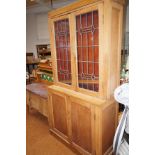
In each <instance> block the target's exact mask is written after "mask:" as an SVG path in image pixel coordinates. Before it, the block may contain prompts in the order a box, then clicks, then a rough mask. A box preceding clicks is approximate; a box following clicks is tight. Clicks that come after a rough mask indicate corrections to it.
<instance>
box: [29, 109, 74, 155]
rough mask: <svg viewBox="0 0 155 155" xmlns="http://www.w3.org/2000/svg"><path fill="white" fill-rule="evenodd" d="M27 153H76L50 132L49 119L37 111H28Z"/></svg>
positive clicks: (35, 154)
mask: <svg viewBox="0 0 155 155" xmlns="http://www.w3.org/2000/svg"><path fill="white" fill-rule="evenodd" d="M26 155H76V154H75V152H73V151H72V150H70V149H69V148H68V147H67V146H66V145H64V144H63V143H62V142H61V141H59V140H58V139H57V138H55V137H54V136H53V135H51V134H50V132H49V127H48V122H47V119H46V118H45V117H44V116H42V115H41V114H39V113H38V112H36V111H33V110H32V111H31V112H30V113H28V112H27V118H26Z"/></svg>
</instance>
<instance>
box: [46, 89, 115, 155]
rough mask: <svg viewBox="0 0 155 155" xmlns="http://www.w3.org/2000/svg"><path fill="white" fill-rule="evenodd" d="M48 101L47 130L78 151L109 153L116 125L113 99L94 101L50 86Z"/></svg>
mask: <svg viewBox="0 0 155 155" xmlns="http://www.w3.org/2000/svg"><path fill="white" fill-rule="evenodd" d="M48 104H49V106H48V107H49V124H50V131H52V132H53V133H54V134H56V135H57V136H59V137H60V138H61V139H63V140H65V141H66V142H67V143H69V144H70V146H71V147H73V148H75V149H76V150H77V151H78V152H80V153H81V154H84V155H104V154H108V152H107V150H109V148H111V146H112V142H113V137H114V133H115V128H116V121H117V119H116V118H117V117H116V116H117V109H116V103H114V102H111V103H105V104H103V105H102V104H101V105H95V104H92V102H90V103H89V102H88V100H85V98H80V97H79V96H78V97H76V96H75V95H74V96H72V95H70V94H67V92H64V93H62V92H59V91H55V90H52V91H49V103H48ZM109 151H111V150H109Z"/></svg>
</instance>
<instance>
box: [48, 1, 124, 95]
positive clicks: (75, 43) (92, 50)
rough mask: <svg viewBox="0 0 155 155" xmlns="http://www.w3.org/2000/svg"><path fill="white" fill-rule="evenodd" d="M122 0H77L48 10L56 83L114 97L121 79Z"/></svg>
mask: <svg viewBox="0 0 155 155" xmlns="http://www.w3.org/2000/svg"><path fill="white" fill-rule="evenodd" d="M122 2H123V1H119V0H117V1H116V0H115V1H114V0H89V1H88V0H79V1H77V2H75V3H73V4H71V5H68V6H66V7H63V8H60V9H57V10H54V11H52V12H49V14H48V21H49V32H50V39H51V50H52V51H53V55H52V65H53V66H52V67H53V75H54V84H55V85H59V86H61V87H65V88H69V89H71V90H74V91H78V92H81V93H84V94H87V95H91V96H95V97H99V98H111V97H112V96H113V91H114V89H115V88H116V87H117V86H118V85H119V81H120V77H119V75H120V55H121V54H120V52H121V40H122V38H121V35H122V23H123V22H122V13H123V6H122ZM74 93H75V92H74Z"/></svg>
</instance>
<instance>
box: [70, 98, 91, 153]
mask: <svg viewBox="0 0 155 155" xmlns="http://www.w3.org/2000/svg"><path fill="white" fill-rule="evenodd" d="M70 103H71V105H70V109H71V141H72V144H73V146H74V147H75V148H76V149H78V150H79V151H80V152H81V153H84V154H91V152H92V123H91V122H92V121H91V118H92V117H91V116H92V113H91V106H90V104H88V103H86V102H84V101H82V100H80V99H77V98H73V97H71V98H70Z"/></svg>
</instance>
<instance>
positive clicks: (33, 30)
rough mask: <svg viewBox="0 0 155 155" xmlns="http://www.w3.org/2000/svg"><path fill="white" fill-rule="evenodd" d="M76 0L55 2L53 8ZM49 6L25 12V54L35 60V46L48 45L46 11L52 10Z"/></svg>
mask: <svg viewBox="0 0 155 155" xmlns="http://www.w3.org/2000/svg"><path fill="white" fill-rule="evenodd" d="M74 1H76V0H57V1H54V3H53V7H54V8H59V7H62V6H65V5H67V4H69V3H72V2H74ZM50 7H51V6H50V5H48V4H47V5H42V6H40V5H38V6H36V7H30V8H27V10H26V13H27V14H26V52H29V53H30V52H32V53H34V55H35V57H36V58H37V49H36V45H39V44H49V43H50V38H49V32H48V11H50V10H52V8H50Z"/></svg>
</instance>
